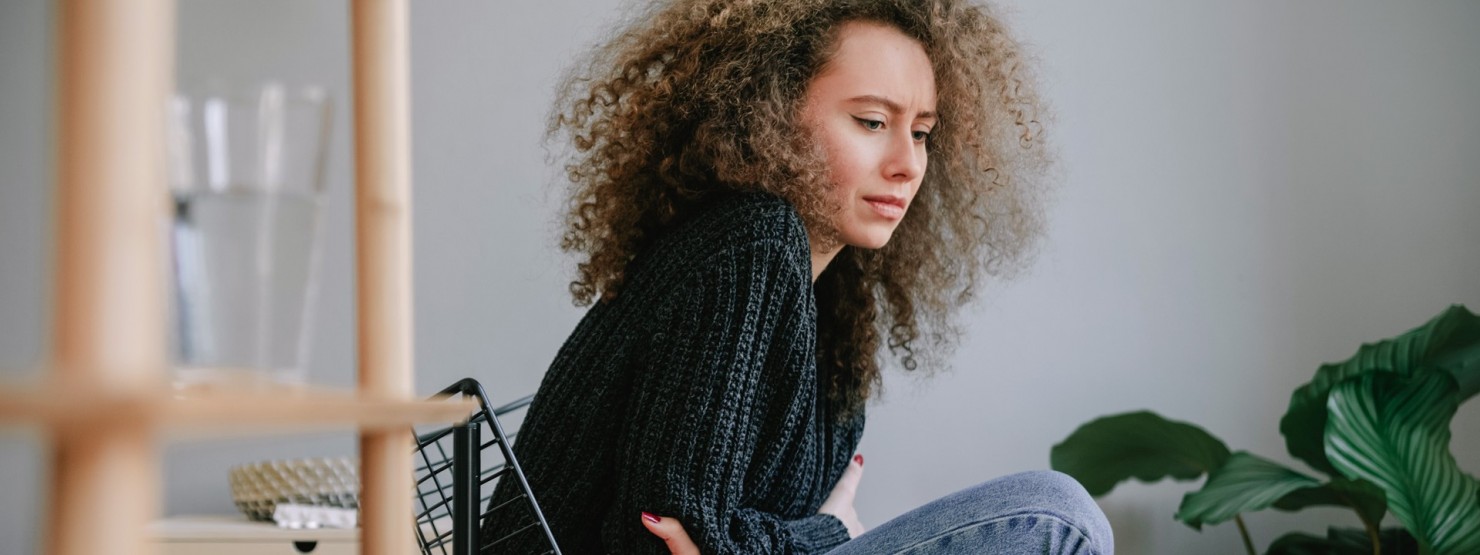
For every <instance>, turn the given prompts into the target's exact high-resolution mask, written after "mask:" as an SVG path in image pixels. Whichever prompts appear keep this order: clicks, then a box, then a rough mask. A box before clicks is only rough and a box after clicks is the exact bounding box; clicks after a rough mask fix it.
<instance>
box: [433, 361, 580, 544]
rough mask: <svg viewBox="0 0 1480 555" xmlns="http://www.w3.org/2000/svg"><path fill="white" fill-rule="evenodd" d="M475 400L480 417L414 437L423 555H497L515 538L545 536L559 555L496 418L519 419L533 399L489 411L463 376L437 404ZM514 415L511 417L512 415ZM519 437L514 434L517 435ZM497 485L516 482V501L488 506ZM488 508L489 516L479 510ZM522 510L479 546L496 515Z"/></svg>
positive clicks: (510, 438) (479, 391)
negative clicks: (510, 526)
mask: <svg viewBox="0 0 1480 555" xmlns="http://www.w3.org/2000/svg"><path fill="white" fill-rule="evenodd" d="M451 397H463V398H477V399H478V407H479V409H478V411H477V412H475V413H473V414H472V415H471V416H469V417H468V420H467V421H466V422H463V423H461V424H457V425H454V426H450V427H446V428H441V429H437V430H433V431H430V432H428V433H418V434H417V436H416V462H415V466H416V503H415V504H416V507H415V509H416V540H417V543H418V544H419V545H420V547H421V553H422V554H423V555H448V554H452V555H474V554H477V553H484V552H488V553H497V552H498V551H497V547H498V544H499V543H502V542H503V541H506V540H509V539H510V538H513V537H515V536H517V535H519V534H533V533H541V534H544V542H545V543H546V544H548V546H549V551H546V552H545V553H553V554H554V555H560V547H559V546H557V545H556V543H555V536H554V535H553V534H552V533H551V532H550V525H549V523H547V522H546V521H545V515H544V513H542V512H541V511H540V506H539V503H538V502H537V501H535V497H534V493H533V492H531V491H530V489H529V482H528V481H527V480H526V479H525V477H524V470H523V469H521V468H520V467H519V461H518V460H516V459H515V458H514V451H513V449H512V444H513V440H514V435H515V434H514V433H510V434H506V433H505V432H504V428H503V426H502V425H501V424H500V423H499V419H500V418H505V419H510V418H512V417H519V418H520V421H522V413H517V412H518V411H521V410H522V409H525V408H527V407H528V406H529V403H530V401H531V400H533V399H534V396H533V395H529V396H526V397H524V398H523V399H519V400H517V401H514V402H512V403H509V404H507V405H504V406H502V407H498V408H496V409H495V408H490V405H489V402H488V394H487V393H486V392H484V391H483V386H482V385H480V384H479V383H478V381H477V380H474V379H472V378H464V379H462V380H459V381H458V382H457V383H455V384H452V385H451V386H448V387H447V388H446V389H443V390H442V391H441V392H440V393H438V394H436V395H434V396H433V398H434V399H436V398H451ZM516 413H517V414H516ZM516 433H517V432H516ZM499 480H516V481H517V484H518V487H519V491H520V492H521V493H522V495H521V496H519V497H515V498H514V499H511V500H509V501H507V502H504V503H501V504H500V505H499V506H496V507H487V505H488V499H489V498H490V497H491V496H492V494H493V488H494V486H495V485H496V484H497V483H498V481H499ZM482 507H487V510H482V509H481V508H482ZM519 510H523V511H525V516H523V517H520V519H519V521H520V522H521V523H524V522H527V524H525V525H523V526H522V527H520V528H518V529H517V531H515V532H513V533H510V534H509V535H508V536H505V537H503V538H498V539H496V540H494V541H492V542H489V545H487V546H484V542H483V538H482V537H481V535H482V529H483V523H484V521H486V520H487V519H488V518H489V517H490V516H491V515H493V514H495V513H499V512H500V511H519ZM520 555H523V554H520Z"/></svg>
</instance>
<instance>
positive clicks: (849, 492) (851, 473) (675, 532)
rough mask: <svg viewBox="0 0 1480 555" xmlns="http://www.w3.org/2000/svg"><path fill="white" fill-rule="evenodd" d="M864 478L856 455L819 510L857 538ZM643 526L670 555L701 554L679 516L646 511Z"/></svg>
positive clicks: (862, 530) (860, 527) (859, 457)
mask: <svg viewBox="0 0 1480 555" xmlns="http://www.w3.org/2000/svg"><path fill="white" fill-rule="evenodd" d="M862 478H863V456H862V455H855V456H854V457H853V462H852V463H851V464H849V465H848V469H847V470H845V471H843V477H842V478H840V479H838V485H836V486H833V490H832V494H831V495H828V496H827V501H826V502H823V504H822V508H821V509H818V511H817V512H818V513H826V514H830V515H833V516H835V517H838V520H841V521H843V524H844V525H846V526H847V527H848V535H849V536H852V537H855V538H856V537H858V536H860V535H862V534H863V532H864V529H863V525H862V524H860V523H859V522H858V514H857V512H856V511H854V509H853V497H854V494H855V493H856V492H857V491H858V482H859V480H861V479H862ZM642 526H643V527H644V528H647V530H648V532H652V534H653V535H654V536H657V537H658V539H661V540H663V545H664V546H666V547H667V548H668V552H669V554H670V555H702V554H700V553H699V546H698V545H696V544H694V540H693V539H691V538H689V533H688V531H687V530H684V528H683V523H682V522H679V521H678V519H676V518H673V517H667V518H664V517H661V516H658V515H655V514H651V513H648V512H643V513H642Z"/></svg>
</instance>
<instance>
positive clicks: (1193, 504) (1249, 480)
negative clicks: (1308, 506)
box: [1176, 451, 1321, 530]
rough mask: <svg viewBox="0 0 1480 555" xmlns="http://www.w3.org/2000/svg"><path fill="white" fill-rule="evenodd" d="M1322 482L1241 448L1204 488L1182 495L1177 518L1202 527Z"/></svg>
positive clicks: (1210, 476)
mask: <svg viewBox="0 0 1480 555" xmlns="http://www.w3.org/2000/svg"><path fill="white" fill-rule="evenodd" d="M1320 485H1321V482H1320V481H1318V480H1316V479H1315V478H1311V477H1310V476H1306V475H1304V474H1301V473H1299V472H1296V471H1294V470H1290V469H1288V468H1285V467H1284V466H1281V465H1280V464H1279V463H1276V462H1274V461H1271V460H1268V459H1265V458H1263V457H1259V456H1257V455H1254V454H1251V453H1249V452H1247V451H1239V452H1237V453H1234V454H1233V456H1231V457H1229V458H1228V461H1227V462H1225V463H1223V466H1220V467H1218V469H1217V470H1214V471H1213V473H1212V474H1210V475H1209V476H1208V482H1207V483H1206V484H1203V487H1202V489H1200V490H1197V491H1195V492H1192V493H1189V494H1187V495H1185V496H1183V497H1182V506H1181V507H1178V508H1177V516H1176V518H1177V520H1180V521H1182V522H1183V523H1186V524H1187V525H1188V526H1191V527H1193V528H1196V529H1198V530H1201V529H1202V525H1203V524H1204V523H1206V524H1218V523H1220V522H1224V521H1227V520H1230V519H1232V518H1233V517H1235V516H1238V514H1239V513H1247V512H1254V511H1260V510H1264V509H1265V508H1266V507H1269V506H1270V505H1273V504H1274V503H1275V502H1276V501H1279V500H1280V499H1281V498H1283V497H1285V495H1286V494H1288V493H1290V492H1293V491H1295V490H1299V489H1303V488H1317V487H1319V486H1320Z"/></svg>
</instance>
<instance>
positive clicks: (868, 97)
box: [848, 94, 935, 119]
mask: <svg viewBox="0 0 1480 555" xmlns="http://www.w3.org/2000/svg"><path fill="white" fill-rule="evenodd" d="M848 102H857V103H862V104H879V105H881V106H883V107H884V108H885V109H887V110H889V111H890V112H893V113H896V114H903V113H904V106H900V105H899V103H898V102H895V101H893V100H890V99H888V98H885V97H882V96H878V95H873V94H865V95H862V96H855V97H853V98H850V99H848ZM915 119H935V111H934V110H925V111H922V112H920V113H918V114H915Z"/></svg>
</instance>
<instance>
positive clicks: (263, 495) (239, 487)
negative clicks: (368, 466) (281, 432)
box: [228, 457, 360, 522]
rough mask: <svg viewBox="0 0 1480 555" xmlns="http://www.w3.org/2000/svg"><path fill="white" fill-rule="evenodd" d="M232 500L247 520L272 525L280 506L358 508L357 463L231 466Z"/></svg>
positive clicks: (340, 460)
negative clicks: (285, 504) (288, 504)
mask: <svg viewBox="0 0 1480 555" xmlns="http://www.w3.org/2000/svg"><path fill="white" fill-rule="evenodd" d="M228 477H229V479H230V480H231V498H232V500H233V501H235V502H236V508H238V509H241V511H242V512H243V513H245V514H246V515H247V518H250V519H252V520H260V521H267V522H271V521H272V513H273V510H275V509H276V508H277V505H278V504H279V503H294V504H299V505H315V506H320V507H338V508H341V509H359V508H360V478H359V463H358V462H357V461H356V460H355V459H353V458H349V457H340V458H332V459H301V460H293V461H265V462H259V463H253V464H244V465H240V466H234V467H232V468H231V471H230V473H229V474H228Z"/></svg>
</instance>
